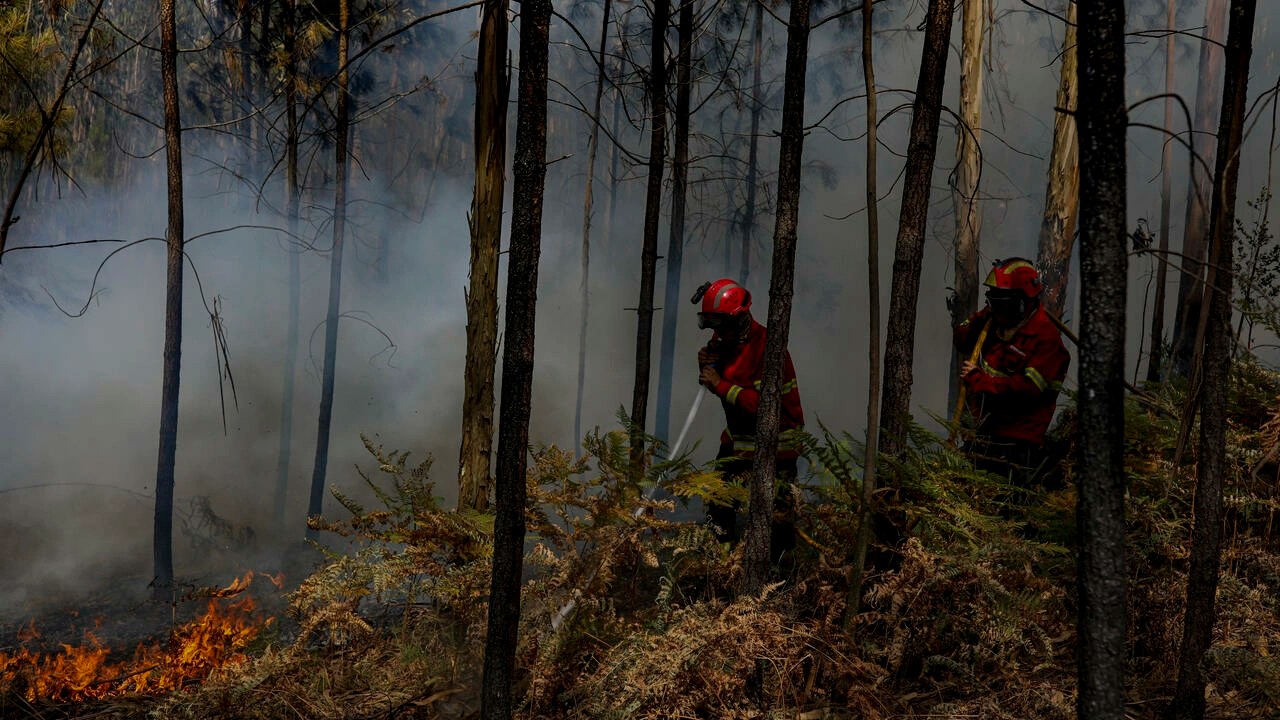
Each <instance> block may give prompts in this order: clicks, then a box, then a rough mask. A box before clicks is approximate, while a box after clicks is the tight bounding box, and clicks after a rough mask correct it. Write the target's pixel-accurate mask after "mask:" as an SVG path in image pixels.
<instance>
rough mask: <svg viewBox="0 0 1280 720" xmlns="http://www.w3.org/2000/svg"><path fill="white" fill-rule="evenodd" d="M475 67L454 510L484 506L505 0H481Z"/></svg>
mask: <svg viewBox="0 0 1280 720" xmlns="http://www.w3.org/2000/svg"><path fill="white" fill-rule="evenodd" d="M478 62H479V68H478V69H477V70H476V119H475V143H476V179H475V194H474V196H473V198H472V201H471V214H470V215H469V216H468V218H467V219H468V221H469V222H470V225H471V265H470V268H471V273H470V279H471V286H470V288H468V290H467V292H466V300H467V360H466V370H465V371H464V379H463V390H462V448H461V450H460V451H459V461H458V507H459V508H467V509H471V510H477V511H484V510H486V509H488V507H489V485H490V475H489V456H490V452H491V450H492V448H493V373H494V369H495V365H496V363H497V357H498V252H499V248H500V247H501V244H502V188H503V181H504V179H505V174H506V161H507V77H506V62H507V0H486V2H485V4H484V10H483V11H482V15H481V20H480V57H479V59H478Z"/></svg>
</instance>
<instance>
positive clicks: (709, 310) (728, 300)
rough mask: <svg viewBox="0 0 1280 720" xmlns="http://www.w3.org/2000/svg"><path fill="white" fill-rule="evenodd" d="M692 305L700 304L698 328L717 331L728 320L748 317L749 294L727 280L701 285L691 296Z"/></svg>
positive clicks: (722, 279) (739, 319)
mask: <svg viewBox="0 0 1280 720" xmlns="http://www.w3.org/2000/svg"><path fill="white" fill-rule="evenodd" d="M692 301H693V302H694V304H697V303H699V302H701V303H702V306H701V307H702V309H701V311H700V312H699V313H698V317H699V318H700V320H699V323H698V325H699V327H702V328H712V329H717V328H718V327H719V326H721V325H722V324H723V323H725V322H726V321H728V320H729V319H731V318H732V319H735V320H738V321H741V320H743V319H745V318H747V317H749V315H750V310H751V292H750V291H748V290H747V289H746V288H744V287H742V286H741V285H739V284H738V283H736V282H734V281H733V280H730V279H729V278H721V279H719V280H716V281H715V282H708V283H703V285H702V287H700V288H698V290H697V292H695V293H694V294H693V298H692Z"/></svg>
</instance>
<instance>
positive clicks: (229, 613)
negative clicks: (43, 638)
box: [0, 572, 282, 702]
mask: <svg viewBox="0 0 1280 720" xmlns="http://www.w3.org/2000/svg"><path fill="white" fill-rule="evenodd" d="M253 575H254V574H253V572H247V573H245V575H244V576H243V577H240V578H237V579H236V580H235V582H232V583H231V584H230V585H229V586H227V587H225V588H221V589H215V590H213V591H211V592H209V593H207V596H208V597H209V602H208V606H207V607H206V608H205V611H204V612H203V613H202V614H201V615H200V616H199V617H197V618H196V619H194V620H192V621H190V622H187V623H184V624H182V625H179V626H178V627H177V628H175V629H174V630H173V631H172V633H171V634H170V636H169V641H168V642H167V643H165V644H164V645H160V644H158V643H153V644H150V645H148V644H140V645H139V646H138V647H137V649H136V650H134V653H133V658H132V659H131V660H128V661H123V662H112V661H111V660H110V658H109V656H110V654H111V650H110V649H109V648H107V647H104V646H103V644H102V642H101V641H100V640H99V639H98V638H97V637H96V636H94V634H93V633H92V632H88V631H86V632H85V641H84V643H83V644H81V645H80V646H78V647H72V646H71V645H67V644H63V645H62V650H61V651H60V652H57V653H55V654H46V653H42V652H38V651H37V652H32V651H31V650H29V649H28V648H27V647H26V646H25V644H26V643H27V642H29V641H30V640H34V639H36V638H38V637H39V634H38V633H37V632H36V631H35V628H34V627H31V628H29V629H27V630H25V631H24V633H23V634H22V635H21V637H20V639H21V640H22V641H23V643H24V647H23V648H22V649H21V650H19V651H18V652H16V653H14V654H12V655H9V654H6V653H0V692H20V693H22V694H23V695H24V696H25V697H26V698H27V700H37V699H48V700H53V701H55V702H76V701H81V700H89V699H95V698H105V697H110V696H113V695H122V694H128V693H163V692H168V691H171V690H176V689H178V688H181V687H182V686H184V685H186V684H188V683H191V682H193V681H199V680H203V679H204V678H206V677H208V676H209V675H210V674H212V673H214V672H215V671H217V670H219V669H221V668H225V667H228V666H231V665H235V664H238V663H241V662H243V661H244V660H245V655H244V654H243V653H242V652H241V650H242V649H243V648H244V647H245V645H247V644H248V643H249V642H250V641H252V640H253V639H254V638H255V637H257V635H258V633H259V632H260V631H261V630H262V629H263V628H264V627H266V626H267V625H268V624H270V622H271V619H270V618H268V619H267V620H265V621H262V620H260V619H259V618H255V617H254V614H253V611H254V602H253V598H252V597H250V596H248V595H244V596H243V597H239V598H238V599H235V600H233V601H231V602H221V601H225V600H227V599H230V598H235V597H236V596H239V595H241V594H242V593H243V592H244V590H245V589H246V588H248V587H249V584H250V583H251V582H252V581H253ZM266 577H267V578H268V579H269V580H271V581H272V582H273V583H274V584H275V585H276V586H277V587H279V586H280V585H281V584H282V578H281V577H280V576H276V577H271V576H266Z"/></svg>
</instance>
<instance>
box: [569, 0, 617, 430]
mask: <svg viewBox="0 0 1280 720" xmlns="http://www.w3.org/2000/svg"><path fill="white" fill-rule="evenodd" d="M612 10H613V0H604V9H603V10H602V11H601V16H602V19H601V21H600V53H599V55H597V58H596V98H595V103H594V104H593V105H592V109H591V139H590V140H589V141H588V142H587V185H586V189H585V190H584V191H583V199H582V287H581V291H582V308H581V314H580V315H579V316H578V317H579V320H578V399H577V403H576V404H575V406H574V411H573V442H574V448H575V450H574V452H575V453H579V452H581V450H582V401H583V398H584V397H586V386H587V321H588V318H589V316H590V313H589V309H590V307H591V292H590V284H589V282H588V280H589V278H590V269H591V209H592V205H593V197H594V196H593V194H592V190H593V188H594V187H595V179H596V153H597V152H598V151H599V149H600V101H601V99H603V97H604V85H605V80H606V79H607V77H606V75H605V67H606V66H605V57H604V53H605V50H606V49H608V47H609V14H610V13H611V12H612Z"/></svg>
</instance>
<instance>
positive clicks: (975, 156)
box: [947, 0, 986, 407]
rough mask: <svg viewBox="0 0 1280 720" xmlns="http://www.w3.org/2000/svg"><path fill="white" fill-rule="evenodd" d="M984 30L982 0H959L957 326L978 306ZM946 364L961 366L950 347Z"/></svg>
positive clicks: (953, 388) (954, 385) (952, 386)
mask: <svg viewBox="0 0 1280 720" xmlns="http://www.w3.org/2000/svg"><path fill="white" fill-rule="evenodd" d="M985 29H986V2H985V0H961V33H960V35H961V42H960V48H961V50H960V125H959V127H957V128H956V131H957V135H958V137H957V139H956V169H955V175H954V176H953V181H952V185H951V206H952V209H953V210H954V212H955V218H956V237H955V253H956V263H955V272H956V279H955V297H954V298H953V300H952V303H951V324H952V325H953V326H954V325H959V324H960V323H962V322H964V321H965V320H968V319H969V316H970V315H972V314H973V313H974V312H975V311H977V309H978V240H979V236H980V235H981V232H982V212H981V210H980V208H979V205H978V181H979V180H980V179H981V177H982V149H981V141H980V139H979V138H980V137H981V135H980V133H981V132H982V35H983V33H984V32H985ZM951 367H957V368H958V367H960V358H959V356H958V355H957V354H956V350H955V349H954V348H952V350H951ZM959 382H960V375H959V374H958V373H951V378H950V383H949V386H948V387H949V389H948V397H949V400H948V401H947V407H951V406H952V405H954V404H955V398H956V393H957V392H959Z"/></svg>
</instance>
